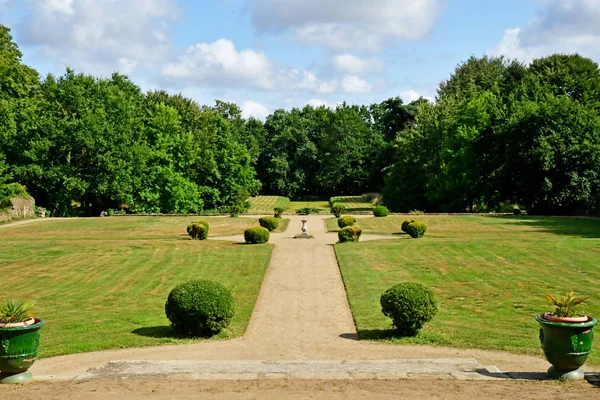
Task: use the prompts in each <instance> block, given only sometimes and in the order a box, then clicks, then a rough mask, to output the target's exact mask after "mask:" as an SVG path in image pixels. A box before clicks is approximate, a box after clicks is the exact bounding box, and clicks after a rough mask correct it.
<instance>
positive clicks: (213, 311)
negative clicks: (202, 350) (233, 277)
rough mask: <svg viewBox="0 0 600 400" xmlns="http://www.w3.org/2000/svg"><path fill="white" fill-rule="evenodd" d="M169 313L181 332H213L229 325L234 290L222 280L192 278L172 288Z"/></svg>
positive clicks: (184, 333) (196, 334)
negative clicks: (227, 286) (222, 283)
mask: <svg viewBox="0 0 600 400" xmlns="http://www.w3.org/2000/svg"><path fill="white" fill-rule="evenodd" d="M165 313H166V314H167V318H168V319H169V321H171V325H173V328H175V331H177V333H179V334H180V335H191V336H210V335H214V334H215V333H218V332H219V331H220V330H221V329H223V328H225V327H227V326H228V325H229V322H231V318H232V317H233V315H234V313H235V304H234V301H233V295H232V294H231V291H230V290H229V289H227V288H226V287H225V286H223V285H221V284H220V283H218V282H212V281H207V280H192V281H188V282H185V283H182V284H180V285H178V286H176V287H175V288H174V289H173V290H171V293H169V297H168V298H167V302H166V303H165Z"/></svg>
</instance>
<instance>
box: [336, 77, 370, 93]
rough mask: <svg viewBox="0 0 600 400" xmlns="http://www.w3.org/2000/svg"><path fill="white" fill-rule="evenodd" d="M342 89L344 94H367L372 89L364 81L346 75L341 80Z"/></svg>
mask: <svg viewBox="0 0 600 400" xmlns="http://www.w3.org/2000/svg"><path fill="white" fill-rule="evenodd" d="M342 88H343V89H344V92H346V93H351V94H363V93H369V92H370V91H371V89H372V87H371V85H369V84H368V83H367V82H366V81H364V80H363V79H361V78H359V77H358V76H356V75H348V76H345V77H344V79H342Z"/></svg>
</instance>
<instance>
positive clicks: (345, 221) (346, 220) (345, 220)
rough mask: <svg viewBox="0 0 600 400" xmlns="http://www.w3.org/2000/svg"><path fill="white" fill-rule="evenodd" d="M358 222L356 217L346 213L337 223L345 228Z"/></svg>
mask: <svg viewBox="0 0 600 400" xmlns="http://www.w3.org/2000/svg"><path fill="white" fill-rule="evenodd" d="M355 222H356V218H354V217H351V216H349V215H345V216H343V217H340V218H338V221H337V224H338V226H339V227H340V228H345V227H347V226H352V225H354V223H355Z"/></svg>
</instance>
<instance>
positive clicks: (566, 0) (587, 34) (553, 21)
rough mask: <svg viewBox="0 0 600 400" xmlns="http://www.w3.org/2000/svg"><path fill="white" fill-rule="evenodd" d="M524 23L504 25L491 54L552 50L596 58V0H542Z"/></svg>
mask: <svg viewBox="0 0 600 400" xmlns="http://www.w3.org/2000/svg"><path fill="white" fill-rule="evenodd" d="M539 4H540V8H539V10H538V12H537V14H536V16H535V17H534V18H532V19H531V20H530V21H529V23H528V24H527V26H525V27H517V28H514V29H507V30H506V31H505V32H504V37H503V38H502V40H501V41H500V43H499V44H498V45H497V46H496V48H495V49H493V50H492V51H490V52H489V53H490V54H493V55H505V56H507V57H508V58H516V59H519V60H521V61H531V60H532V59H533V58H538V57H544V56H548V55H550V54H553V53H580V54H581V55H583V56H587V57H591V58H594V59H596V60H600V0H544V1H541V2H540V3H539Z"/></svg>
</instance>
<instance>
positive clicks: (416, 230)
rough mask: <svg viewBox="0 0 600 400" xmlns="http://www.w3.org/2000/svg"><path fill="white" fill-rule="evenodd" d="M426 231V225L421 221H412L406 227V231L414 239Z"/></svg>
mask: <svg viewBox="0 0 600 400" xmlns="http://www.w3.org/2000/svg"><path fill="white" fill-rule="evenodd" d="M426 231H427V225H425V223H424V222H421V221H413V222H411V223H410V224H408V226H407V227H406V233H408V234H409V235H410V237H412V238H415V239H417V238H420V237H422V236H423V235H424V234H425V232H426Z"/></svg>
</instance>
